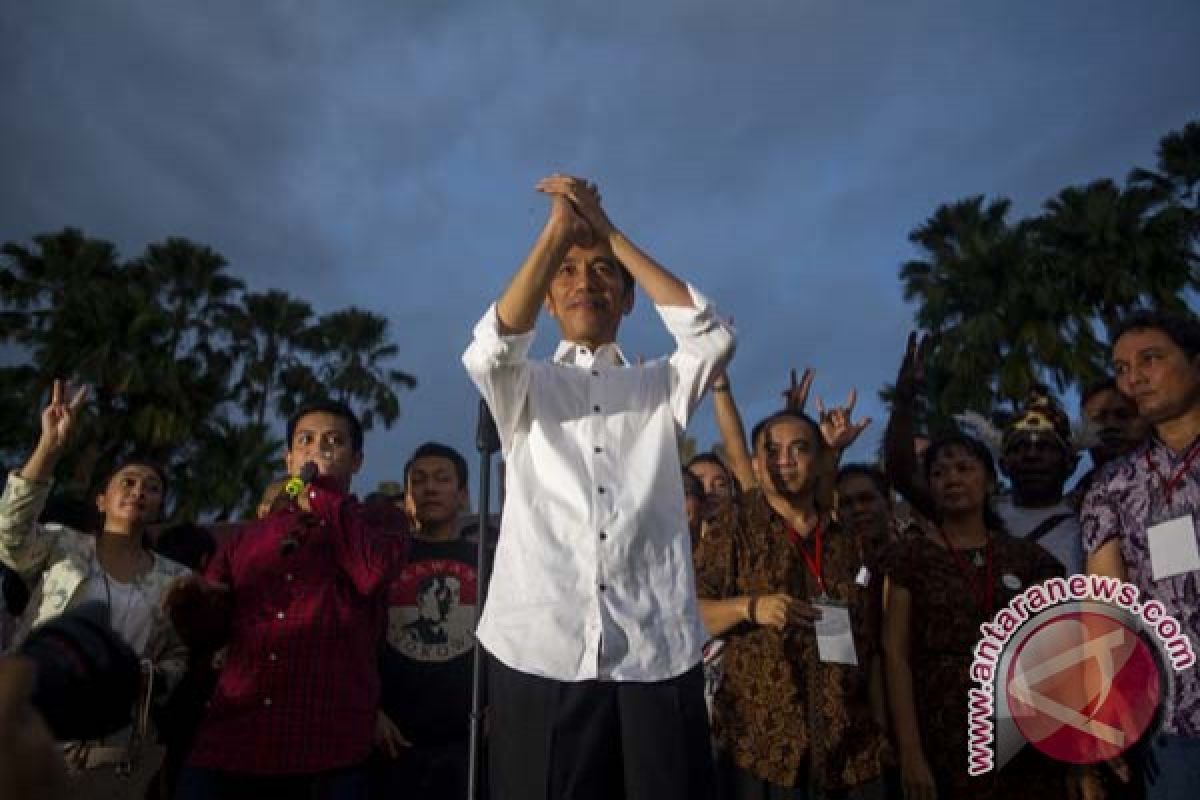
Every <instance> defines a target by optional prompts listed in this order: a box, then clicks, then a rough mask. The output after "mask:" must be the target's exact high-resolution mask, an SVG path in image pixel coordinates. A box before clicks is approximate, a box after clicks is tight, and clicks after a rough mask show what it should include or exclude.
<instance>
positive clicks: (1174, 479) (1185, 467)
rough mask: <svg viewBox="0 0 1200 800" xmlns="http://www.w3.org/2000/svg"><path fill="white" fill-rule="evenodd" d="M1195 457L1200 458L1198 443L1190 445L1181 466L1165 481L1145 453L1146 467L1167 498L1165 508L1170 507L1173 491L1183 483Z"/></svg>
mask: <svg viewBox="0 0 1200 800" xmlns="http://www.w3.org/2000/svg"><path fill="white" fill-rule="evenodd" d="M1196 456H1200V441H1196V442H1193V443H1192V446H1191V447H1189V448H1188V451H1187V455H1185V456H1184V457H1183V464H1181V465H1180V467H1179V469H1177V470H1175V474H1174V475H1172V476H1171V479H1170V480H1167V479H1166V478H1164V477H1163V474H1162V473H1161V472H1159V471H1158V464H1155V463H1154V460H1153V459H1152V458H1150V451H1149V450H1147V451H1146V467H1147V468H1148V469H1149V470H1150V471H1151V472H1153V473H1154V476H1155V477H1156V478H1158V481H1159V483H1161V484H1162V485H1163V493H1164V494H1165V495H1166V496H1167V508H1170V507H1171V497H1172V496H1173V495H1174V494H1175V490H1176V489H1178V488H1179V484H1180V483H1182V482H1183V479H1184V477H1185V476H1186V475H1187V474H1188V471H1189V470H1191V468H1192V464H1194V463H1195V461H1196Z"/></svg>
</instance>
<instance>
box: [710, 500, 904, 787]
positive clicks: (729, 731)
mask: <svg viewBox="0 0 1200 800" xmlns="http://www.w3.org/2000/svg"><path fill="white" fill-rule="evenodd" d="M808 538H809V541H806V542H804V543H803V546H806V547H810V548H811V547H812V546H813V541H812V537H811V536H810V537H808ZM821 538H822V548H821V549H822V553H821V572H822V577H823V578H824V584H825V588H826V590H827V591H828V595H829V597H830V598H831V599H832V600H834V601H836V602H839V603H842V604H844V605H847V606H848V607H849V611H850V618H851V625H852V628H853V633H854V640H855V651H856V656H857V659H858V663H859V666H850V665H845V664H827V663H823V662H822V661H821V660H820V658H819V657H818V653H817V644H816V636H815V634H814V632H813V630H812V629H811V628H807V627H796V628H789V629H786V630H784V631H779V630H776V629H774V628H770V627H766V626H755V625H751V624H749V623H743V624H741V625H738V626H737V627H735V628H733V629H731V630H730V631H728V632H727V633H726V634H724V637H723V638H724V639H725V640H726V647H725V651H724V675H723V678H722V681H721V685H720V687H719V688H718V689H717V692H716V697H715V699H714V708H713V731H714V735H715V737H716V739H717V742H718V744H719V745H720V746H721V747H722V748H723V749H724V750H725V751H726V752H727V753H728V754H729V755H730V757H731V758H732V759H733V762H734V763H735V764H736V765H737V766H738V767H739V768H741V769H744V770H747V771H748V772H751V773H752V774H754V775H756V776H758V777H759V778H761V779H763V780H766V781H769V782H770V783H773V784H776V785H779V786H795V785H797V784H800V783H805V782H811V783H812V784H815V785H816V786H819V787H821V788H823V789H826V790H838V789H841V788H844V787H847V786H854V785H858V784H861V783H864V782H866V781H869V780H872V779H874V778H876V777H877V776H878V775H879V771H880V767H879V757H880V748H881V746H882V736H881V734H880V731H879V728H878V726H877V725H876V724H875V721H874V719H873V718H872V716H871V714H870V710H869V705H868V700H867V683H868V680H867V677H868V669H867V668H868V665H869V664H870V660H871V658H872V656H873V654H874V648H875V645H874V642H873V641H872V640H871V637H870V636H869V635H868V634H867V632H866V631H865V628H864V623H865V622H866V619H867V615H866V607H867V604H868V603H869V592H868V591H867V590H866V589H865V588H863V587H861V586H859V585H857V584H856V582H855V579H856V577H857V575H858V572H859V569H860V568H861V567H862V564H861V560H860V557H859V548H858V546H857V544H856V542H855V541H854V540H853V539H852V537H851V536H850V535H849V534H848V533H846V532H845V531H844V530H842V529H841V528H840V527H839V526H838V525H836V524H829V523H827V524H825V526H824V530H823V535H822V537H821ZM695 558H696V585H697V590H698V592H699V595H700V597H701V598H702V599H712V600H718V599H723V598H728V597H738V596H744V595H759V596H765V595H770V594H779V593H785V594H788V595H791V596H792V597H795V598H798V599H804V600H812V599H815V598H817V597H818V596H820V594H821V589H820V587H819V584H818V582H817V580H816V579H815V578H814V577H813V576H812V574H811V573H810V571H809V567H808V566H807V565H806V563H805V559H804V556H803V555H802V553H801V552H800V550H799V549H798V546H797V545H796V544H793V543H792V540H791V539H790V538H789V536H788V528H787V525H786V523H784V521H783V520H782V519H780V518H779V517H778V516H777V515H776V514H775V513H774V511H772V510H771V507H770V506H769V505H768V503H767V501H766V498H765V497H764V495H763V493H762V492H761V491H760V490H754V491H751V492H748V493H746V494H745V495H744V496H743V498H742V502H741V503H739V504H736V505H730V506H729V507H727V508H725V509H722V511H721V512H720V513H719V514H718V516H717V518H716V519H714V520H713V522H712V524H711V525H710V527H709V530H708V531H707V532H706V536H705V538H704V539H703V540H702V541H701V542H700V543H699V546H698V547H697V549H696V554H695ZM806 774H807V776H808V777H807V778H806V777H805V776H806Z"/></svg>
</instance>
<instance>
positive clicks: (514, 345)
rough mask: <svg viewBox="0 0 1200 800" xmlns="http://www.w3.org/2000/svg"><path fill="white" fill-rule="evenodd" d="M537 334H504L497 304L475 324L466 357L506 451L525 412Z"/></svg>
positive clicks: (466, 362) (466, 364)
mask: <svg viewBox="0 0 1200 800" xmlns="http://www.w3.org/2000/svg"><path fill="white" fill-rule="evenodd" d="M533 337H534V332H533V331H532V330H531V331H529V332H527V333H518V334H502V333H501V332H500V320H499V318H498V317H497V316H496V305H495V304H494V303H493V304H492V306H491V307H490V308H489V309H488V310H487V313H486V314H484V315H483V319H481V320H479V323H478V324H477V325H476V326H475V331H474V336H473V338H472V340H471V343H470V344H469V345H468V346H467V349H466V352H464V353H463V357H462V361H463V366H464V367H466V368H467V374H468V375H469V376H471V380H472V382H474V384H475V386H476V387H477V388H478V389H479V393H480V394H482V395H483V399H484V400H485V401H486V402H487V404H488V408H489V409H491V412H492V416H493V417H494V418H495V420H496V429H497V430H498V431H499V433H500V442H501V444H502V445H503V447H504V450H505V451H506V452H507V451H508V450H509V449H510V445H511V443H512V439H513V436H514V434H515V433H516V432H517V430H518V428H519V427H520V424H521V419H522V417H523V415H524V411H525V405H526V402H525V401H526V397H527V395H528V393H529V348H530V347H531V346H532V345H533Z"/></svg>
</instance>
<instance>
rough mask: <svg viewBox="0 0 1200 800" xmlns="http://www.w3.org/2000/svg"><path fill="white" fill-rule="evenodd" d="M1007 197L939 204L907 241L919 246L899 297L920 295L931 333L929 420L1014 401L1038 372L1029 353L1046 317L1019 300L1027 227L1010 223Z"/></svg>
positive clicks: (1043, 335)
mask: <svg viewBox="0 0 1200 800" xmlns="http://www.w3.org/2000/svg"><path fill="white" fill-rule="evenodd" d="M1009 207H1010V204H1009V201H1008V200H1006V199H1002V198H1001V199H996V200H992V201H990V202H987V201H986V200H985V198H984V197H983V196H977V197H970V198H967V199H965V200H961V201H959V202H957V203H952V204H949V205H943V206H941V207H939V208H938V209H937V210H936V211H935V212H934V214H933V216H932V217H930V218H929V219H928V220H926V222H925V223H924V224H923V225H921V226H920V227H918V228H917V229H915V230H914V231H913V232H912V233H911V234H910V235H909V240H910V241H911V242H912V243H913V244H915V245H916V246H917V247H918V248H919V249H920V250H921V251H922V254H923V255H924V258H923V259H914V260H912V261H909V262H907V263H906V264H904V265H903V266H902V267H901V269H900V277H901V280H902V281H903V283H904V298H905V300H907V301H910V302H911V301H914V300H915V301H918V302H919V304H920V305H919V307H918V310H917V314H916V318H917V323H918V325H919V326H920V327H922V328H924V329H926V330H928V331H929V332H930V333H932V334H934V335H935V336H936V337H937V341H938V347H937V348H936V349H935V350H934V351H933V352H932V353H931V354H930V358H929V362H928V364H927V374H928V377H929V383H930V400H931V408H930V409H929V412H930V416H931V423H932V424H934V425H935V426H937V425H942V424H945V422H946V420H947V419H948V418H949V416H950V415H951V414H954V413H957V412H960V411H964V410H976V411H980V412H983V413H990V412H991V411H992V410H993V408H994V407H995V406H996V405H997V403H999V402H1001V401H1002V400H1007V401H1009V402H1010V403H1016V402H1018V401H1019V400H1020V399H1022V398H1023V397H1024V396H1025V394H1026V393H1027V392H1028V391H1029V388H1030V387H1031V386H1032V385H1033V384H1034V383H1036V382H1037V381H1038V379H1039V370H1038V368H1037V365H1036V362H1035V361H1034V360H1033V359H1032V358H1031V354H1032V352H1031V351H1033V350H1034V349H1036V348H1037V347H1038V346H1039V344H1040V343H1043V342H1046V341H1048V340H1050V339H1051V338H1052V336H1050V335H1048V333H1049V331H1051V330H1052V328H1053V321H1052V320H1045V321H1039V320H1037V319H1034V318H1032V317H1031V315H1029V314H1027V313H1026V311H1025V309H1024V308H1023V304H1024V302H1026V298H1024V297H1023V295H1024V294H1025V292H1024V281H1025V280H1026V279H1027V277H1028V273H1029V272H1030V270H1031V269H1033V268H1034V265H1033V264H1031V259H1030V236H1029V234H1030V231H1029V229H1028V227H1027V226H1026V225H1023V224H1018V225H1015V226H1013V225H1010V224H1009V223H1008V219H1007V217H1008V212H1009Z"/></svg>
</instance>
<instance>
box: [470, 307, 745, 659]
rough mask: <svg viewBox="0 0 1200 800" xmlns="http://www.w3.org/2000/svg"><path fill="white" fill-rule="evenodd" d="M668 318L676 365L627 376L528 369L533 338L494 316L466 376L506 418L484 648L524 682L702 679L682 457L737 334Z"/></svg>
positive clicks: (599, 359) (607, 366) (700, 317)
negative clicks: (697, 412) (692, 675)
mask: <svg viewBox="0 0 1200 800" xmlns="http://www.w3.org/2000/svg"><path fill="white" fill-rule="evenodd" d="M688 289H689V291H690V292H691V296H692V302H693V304H694V308H681V307H673V306H672V307H667V306H659V307H656V309H657V311H658V313H659V316H661V317H662V320H663V322H664V323H665V324H666V326H667V330H668V331H669V332H670V333H671V335H672V336H673V337H674V338H675V342H676V350H675V352H674V353H673V354H671V356H670V357H668V358H661V359H657V360H655V361H651V362H648V363H645V364H637V365H631V364H629V362H628V361H627V360H626V359H625V357H624V356H623V355H622V354H621V351H620V349H619V348H618V347H617V346H616V345H615V344H614V345H604V346H602V347H600V348H598V349H597V351H596V352H594V353H593V352H591V351H590V350H589V349H588V348H586V347H582V346H579V345H576V344H572V343H569V342H563V343H561V344H560V345H559V347H558V350H557V352H556V353H555V355H554V359H553V361H550V362H545V361H531V360H530V359H529V358H528V353H529V347H530V345H531V344H532V343H533V335H534V334H533V332H532V331H530V332H528V333H524V334H518V335H512V336H503V335H501V334H500V331H499V327H498V325H497V319H496V307H495V306H494V305H493V306H492V307H491V308H490V309H488V312H487V313H486V314H485V315H484V317H483V319H482V320H480V322H479V324H478V325H476V326H475V334H474V337H475V338H474V340H473V341H472V342H471V344H470V345H469V346H468V347H467V350H466V352H465V353H464V354H463V364H464V365H465V366H466V368H467V372H468V373H469V374H470V376H471V379H472V380H473V381H474V382H475V385H476V386H478V387H479V391H480V392H481V393H482V394H483V396H484V399H485V400H486V401H487V404H488V407H489V408H491V410H492V414H493V415H494V416H495V418H496V427H497V429H498V430H499V432H500V442H501V444H502V446H503V449H504V458H505V463H506V467H507V472H506V487H505V488H506V494H505V506H504V515H503V520H502V522H501V534H500V543H499V546H498V548H497V550H496V560H495V575H494V577H493V579H492V584H491V587H490V589H489V590H488V597H487V603H486V605H485V607H484V611H483V618H482V619H481V620H480V623H479V630H478V637H479V641H480V642H482V644H483V646H484V647H485V648H487V650H488V651H489V652H490V653H491V654H492V655H493V656H495V657H496V658H498V659H499V660H500V661H501V662H502V663H504V664H505V665H507V666H509V667H511V668H512V669H515V670H518V671H521V672H525V673H528V674H533V675H539V676H542V677H545V678H551V679H554V680H559V681H582V680H595V679H600V680H619V681H661V680H666V679H669V678H672V677H675V676H676V675H680V674H682V673H684V672H686V671H687V670H689V669H691V668H692V667H694V666H695V665H696V664H698V663H700V660H701V649H702V647H703V645H704V642H705V640H706V639H707V635H706V634H705V632H704V628H703V625H702V624H701V622H700V614H699V611H698V610H697V605H696V589H695V579H694V577H693V573H692V548H691V540H690V538H689V537H688V527H687V520H686V518H685V516H684V499H683V482H682V479H681V474H680V469H681V467H680V463H679V451H678V442H679V438H680V437H681V436H682V434H683V431H684V429H685V428H686V426H687V422H688V418H689V417H690V415H691V413H692V410H693V409H694V408H695V407H696V405H697V404H698V403H699V401H700V399H701V397H702V396H703V395H704V392H705V390H706V389H707V388H708V385H709V383H710V382H711V381H712V378H713V376H714V374H715V373H716V372H717V371H718V370H719V369H721V368H722V367H723V366H724V365H725V364H726V363H727V362H728V360H729V359H730V358H731V357H732V355H733V331H732V329H731V328H730V327H729V326H728V325H727V324H726V323H724V322H723V321H722V320H721V319H720V318H719V317H718V316H717V315H716V313H715V311H714V310H713V308H712V306H711V305H709V303H708V301H707V300H706V299H705V298H704V297H702V296H701V295H700V294H699V293H697V292H696V291H695V290H694V289H692V288H691V287H690V286H689V287H688Z"/></svg>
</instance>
